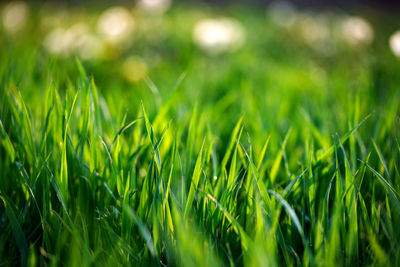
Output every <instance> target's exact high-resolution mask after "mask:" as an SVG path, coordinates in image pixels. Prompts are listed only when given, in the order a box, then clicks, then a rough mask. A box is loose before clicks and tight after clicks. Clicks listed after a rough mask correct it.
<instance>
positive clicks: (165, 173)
mask: <svg viewBox="0 0 400 267" xmlns="http://www.w3.org/2000/svg"><path fill="white" fill-rule="evenodd" d="M71 10H72V11H71V12H73V9H71ZM80 12H81V13H79V12H78V14H80V15H81V17H82V16H83V17H84V18H85V19H87V20H88V21H89V22H90V19H91V18H92V17H93V16H95V15H96V14H97V13H98V11H97V10H96V9H95V8H93V9H92V7H86V9H83V10H80ZM40 14H41V13H40V11H39V10H36V9H34V8H32V10H31V16H30V20H29V22H30V23H29V24H28V26H26V28H25V29H24V30H23V32H22V33H21V32H20V33H18V34H16V35H11V34H7V33H5V32H4V30H3V29H2V34H1V35H0V36H1V37H0V48H1V49H0V84H1V89H0V90H1V92H0V93H1V94H0V141H1V145H0V200H1V201H0V265H3V266H8V265H19V264H20V265H22V266H27V265H29V266H37V265H42V266H141V265H162V266H224V265H230V266H243V265H245V266H280V265H283V266H303V265H304V266H357V265H374V266H398V265H400V255H399V253H398V252H399V251H400V230H399V229H397V226H396V225H397V224H400V193H399V192H400V173H399V162H400V145H399V142H400V140H399V136H400V127H399V126H400V121H399V115H400V90H399V84H400V75H398V70H399V68H400V60H399V59H397V58H395V57H394V55H392V54H391V52H390V50H389V48H388V45H387V38H388V34H389V32H385V31H386V30H387V28H385V27H382V26H381V25H379V21H380V17H379V14H377V15H371V14H370V16H371V20H372V21H376V24H374V25H377V26H376V27H377V30H376V32H377V33H376V35H377V36H376V39H375V41H374V42H373V43H372V44H371V45H369V46H366V47H362V48H360V47H358V48H357V49H354V48H351V47H348V46H344V45H340V43H338V44H335V45H334V47H331V50H330V51H329V52H326V51H319V50H315V49H314V48H312V47H310V46H308V45H306V44H304V42H302V41H301V39H300V38H299V37H298V36H297V35H296V34H293V33H290V32H287V31H285V30H282V29H280V28H278V27H277V26H276V25H274V24H273V23H272V22H271V20H270V19H269V17H268V16H266V15H265V14H266V13H265V10H264V9H262V10H261V9H251V8H248V7H243V6H239V7H235V6H234V7H230V8H228V9H222V8H214V9H210V8H203V7H201V8H199V7H196V8H194V7H192V6H186V5H177V6H174V7H173V8H172V9H171V10H169V11H168V12H167V13H166V14H165V16H164V17H163V21H162V23H160V24H157V25H158V26H157V27H154V25H153V28H152V27H151V25H152V24H151V20H152V19H153V18H150V19H149V18H146V16H142V17H140V14H139V15H137V16H138V18H137V21H136V24H137V26H136V27H137V35H135V37H134V41H133V43H132V45H131V47H130V48H129V49H127V50H125V51H123V52H121V54H120V55H119V56H117V57H115V58H113V59H107V60H104V59H98V60H92V61H87V60H81V59H79V56H76V55H69V56H52V55H50V54H49V53H48V52H47V51H46V50H45V49H44V48H43V46H42V43H41V40H42V39H43V38H44V37H43V36H44V32H43V29H42V28H40V27H39V25H40V18H41V15H40ZM82 14H84V15H82ZM221 15H229V16H233V17H235V18H237V19H238V20H239V21H241V22H242V23H243V26H244V28H245V29H246V43H245V44H244V46H243V47H242V48H240V49H238V50H237V51H234V52H228V53H223V54H219V55H208V54H207V53H205V52H203V51H202V50H201V49H199V48H198V47H196V45H195V44H194V43H193V41H192V39H191V30H192V27H193V24H194V23H195V22H196V20H198V19H200V18H202V17H206V16H221ZM77 16H78V15H77ZM78 17H79V16H78ZM81 17H79V18H81ZM70 19H72V20H73V19H76V18H75V17H74V16H72V15H71V18H70ZM338 19H340V18H338ZM149 20H150V22H149ZM146 23H147V24H146ZM146 25H147V26H148V25H150V26H148V27H147V28H146ZM388 25H391V24H390V22H388ZM379 27H380V28H379ZM149 28H150V30H149ZM381 28H382V29H381ZM380 29H381V30H380ZM32 33H33V34H32ZM129 55H135V56H137V57H141V58H142V60H143V61H145V62H147V65H148V73H147V76H146V77H144V78H143V79H141V80H139V81H137V82H134V83H131V82H130V81H128V80H126V79H124V77H123V76H122V75H121V74H120V72H119V70H120V68H119V66H120V65H121V64H122V62H123V61H124V59H125V58H127V57H128V56H129Z"/></svg>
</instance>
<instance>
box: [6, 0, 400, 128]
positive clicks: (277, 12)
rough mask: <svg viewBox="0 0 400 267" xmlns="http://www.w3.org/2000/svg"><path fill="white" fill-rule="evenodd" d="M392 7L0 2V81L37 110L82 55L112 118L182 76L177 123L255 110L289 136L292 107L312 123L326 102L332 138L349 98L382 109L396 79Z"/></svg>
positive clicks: (398, 32) (164, 0) (310, 2)
mask: <svg viewBox="0 0 400 267" xmlns="http://www.w3.org/2000/svg"><path fill="white" fill-rule="evenodd" d="M397 8H398V3H397V2H396V1H389V0H386V1H378V0H367V1H344V0H330V1H316V0H304V1H300V0H296V1H260V0H254V1H250V0H247V1H233V2H232V1H176V0H138V1H112V2H111V1H109V2H106V1H46V2H43V1H36V2H24V1H11V2H3V3H1V5H0V10H1V13H0V16H1V26H0V56H1V57H2V58H3V59H7V60H3V61H4V62H5V63H3V65H2V66H1V69H0V71H1V72H2V73H7V72H12V74H13V75H2V83H3V84H13V85H14V86H15V87H18V88H19V89H20V90H21V91H22V93H23V94H24V95H26V97H30V99H32V103H35V102H34V101H35V100H40V97H41V96H40V94H38V93H37V92H38V91H39V92H40V91H41V90H44V88H46V87H48V86H51V85H52V84H57V85H58V88H57V89H58V90H60V92H63V90H66V88H71V87H76V86H77V85H76V80H74V78H73V77H79V74H78V69H77V67H76V60H75V59H79V60H80V61H81V62H82V63H83V65H84V67H85V68H86V71H87V72H88V74H89V75H90V76H92V77H94V79H95V81H96V84H97V85H98V87H99V90H100V91H101V93H102V95H103V96H104V99H105V100H106V101H107V103H109V106H110V109H111V110H110V114H125V113H126V112H128V115H129V116H132V117H134V116H135V115H136V112H137V107H139V106H140V101H144V102H145V104H146V106H148V107H149V112H150V114H155V112H156V111H157V110H158V108H159V107H160V106H161V104H162V102H163V101H165V100H166V99H168V97H169V96H170V94H171V92H172V88H174V84H175V83H176V82H177V80H179V79H180V77H183V76H182V75H185V74H186V76H185V79H184V81H183V83H182V86H181V88H180V94H179V97H178V98H177V100H176V101H177V103H176V108H175V109H174V112H175V113H174V114H173V116H174V117H175V118H178V119H179V118H182V117H184V116H185V114H186V113H187V110H189V109H191V108H192V107H193V106H194V105H195V104H196V103H197V104H201V105H202V108H203V109H204V110H207V107H209V112H210V123H211V125H213V122H214V124H215V127H217V128H218V127H223V126H219V124H218V123H217V122H218V121H219V120H220V119H221V116H223V114H224V112H226V111H229V112H230V113H229V115H230V116H231V118H232V121H235V120H236V119H237V118H238V117H239V116H240V115H241V114H244V113H246V114H257V116H258V117H257V118H256V119H254V121H253V122H251V123H253V124H254V125H250V127H253V128H254V129H256V130H257V129H258V130H268V129H271V128H272V127H273V129H281V133H285V132H286V130H287V126H288V122H289V121H296V120H295V119H294V117H296V116H298V114H299V113H298V111H299V110H300V109H301V110H303V111H304V112H306V113H308V114H313V115H312V116H313V118H312V119H313V120H315V121H318V112H316V111H317V110H318V107H319V106H321V107H323V106H330V107H331V109H332V110H331V112H330V114H325V117H326V116H328V117H329V118H331V120H332V123H331V126H332V128H331V129H326V130H327V132H329V131H330V130H332V131H333V130H335V131H336V130H337V126H335V125H337V124H338V123H335V122H337V121H340V120H343V119H344V118H341V117H340V115H338V114H346V113H343V112H341V111H343V110H345V109H346V105H342V104H341V103H346V102H347V101H348V98H349V96H352V94H347V92H356V91H357V92H360V93H361V94H365V96H364V98H363V99H364V100H365V103H368V101H369V100H368V99H367V98H370V99H371V101H373V102H374V103H377V105H376V106H377V107H379V106H380V105H384V103H385V102H386V101H387V100H388V99H389V98H390V97H391V96H392V95H393V90H394V89H395V88H398V84H400V75H399V74H398V70H399V69H400V16H398V14H399V13H398V12H397ZM7 62H8V63H7ZM49 62H50V63H49ZM10 79H13V80H10ZM27 85H29V88H27V87H28V86H27ZM32 87H36V88H32ZM120 97H123V98H124V99H128V100H129V101H121V103H118V99H120ZM333 100H335V101H333ZM249 101H250V102H251V103H249ZM216 103H217V105H216ZM310 103H312V104H310ZM215 106H217V107H218V108H213V109H212V108H211V107H215ZM335 110H336V111H337V112H335ZM120 116H122V115H120ZM343 116H344V115H343ZM299 121H300V120H299ZM327 125H328V126H329V125H330V124H329V123H328V124H327ZM344 128H347V126H345V127H344ZM343 130H344V129H343ZM227 134H228V132H227Z"/></svg>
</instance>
